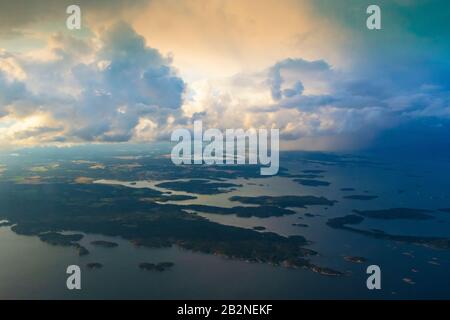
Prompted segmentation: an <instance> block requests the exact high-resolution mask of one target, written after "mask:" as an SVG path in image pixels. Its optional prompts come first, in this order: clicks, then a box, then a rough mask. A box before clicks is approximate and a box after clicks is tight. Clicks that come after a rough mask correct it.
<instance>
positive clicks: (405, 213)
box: [353, 208, 434, 220]
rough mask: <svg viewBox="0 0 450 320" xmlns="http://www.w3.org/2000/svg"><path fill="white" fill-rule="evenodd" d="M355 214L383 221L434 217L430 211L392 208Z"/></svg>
mask: <svg viewBox="0 0 450 320" xmlns="http://www.w3.org/2000/svg"><path fill="white" fill-rule="evenodd" d="M353 212H354V213H356V214H359V215H361V216H363V217H366V218H371V219H381V220H396V219H403V220H430V219H434V217H433V216H432V215H430V214H428V213H429V212H431V211H430V210H426V209H411V208H391V209H383V210H353Z"/></svg>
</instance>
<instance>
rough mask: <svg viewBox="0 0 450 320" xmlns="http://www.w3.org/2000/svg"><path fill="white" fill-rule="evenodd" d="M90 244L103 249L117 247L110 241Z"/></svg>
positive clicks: (116, 244) (98, 241)
mask: <svg viewBox="0 0 450 320" xmlns="http://www.w3.org/2000/svg"><path fill="white" fill-rule="evenodd" d="M91 244H92V245H94V246H98V247H103V248H115V247H117V246H119V244H118V243H115V242H111V241H104V240H96V241H91Z"/></svg>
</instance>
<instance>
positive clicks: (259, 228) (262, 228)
mask: <svg viewBox="0 0 450 320" xmlns="http://www.w3.org/2000/svg"><path fill="white" fill-rule="evenodd" d="M253 230H257V231H263V230H266V227H262V226H255V227H253Z"/></svg>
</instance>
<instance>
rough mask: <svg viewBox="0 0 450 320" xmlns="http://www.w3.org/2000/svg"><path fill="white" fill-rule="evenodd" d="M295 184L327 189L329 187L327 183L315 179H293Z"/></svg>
mask: <svg viewBox="0 0 450 320" xmlns="http://www.w3.org/2000/svg"><path fill="white" fill-rule="evenodd" d="M294 181H295V182H297V183H298V184H301V185H302V186H308V187H327V186H329V185H330V183H329V182H327V181H321V180H315V179H294Z"/></svg>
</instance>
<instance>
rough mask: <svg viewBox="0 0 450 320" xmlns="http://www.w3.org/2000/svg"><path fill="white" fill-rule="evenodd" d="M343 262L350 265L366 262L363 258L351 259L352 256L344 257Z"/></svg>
mask: <svg viewBox="0 0 450 320" xmlns="http://www.w3.org/2000/svg"><path fill="white" fill-rule="evenodd" d="M344 260H345V261H348V262H352V263H365V262H366V261H367V259H366V258H364V257H353V256H345V257H344Z"/></svg>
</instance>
